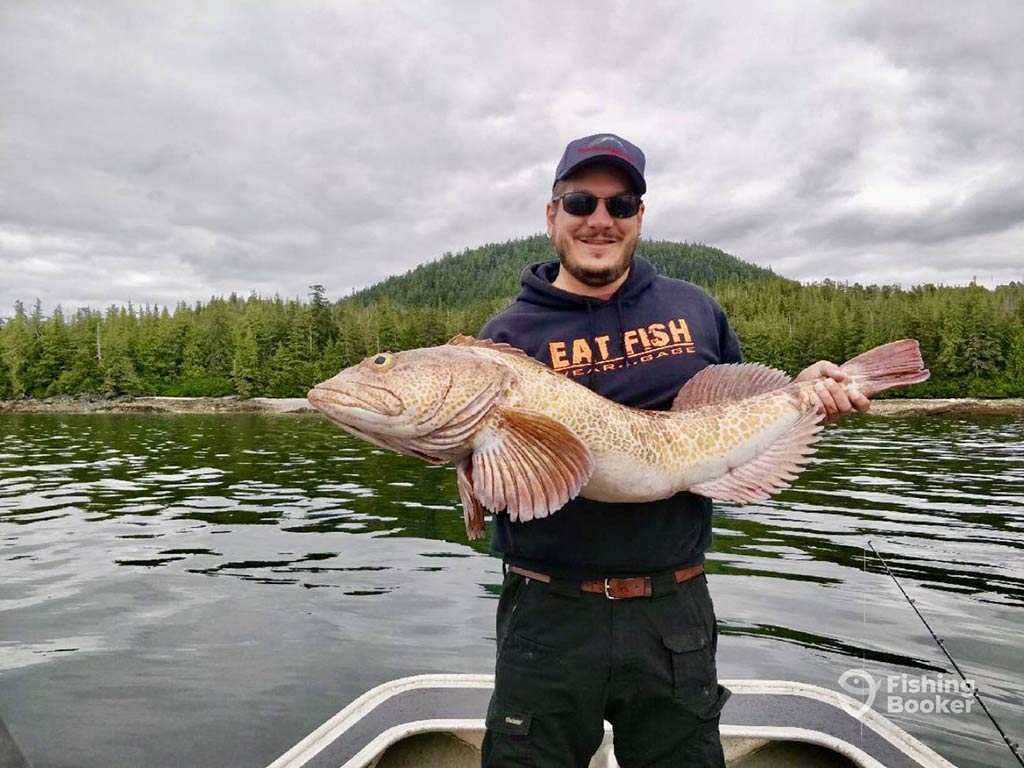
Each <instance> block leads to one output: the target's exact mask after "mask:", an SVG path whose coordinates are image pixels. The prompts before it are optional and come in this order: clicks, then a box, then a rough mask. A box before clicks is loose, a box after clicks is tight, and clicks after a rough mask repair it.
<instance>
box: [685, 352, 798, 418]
mask: <svg viewBox="0 0 1024 768" xmlns="http://www.w3.org/2000/svg"><path fill="white" fill-rule="evenodd" d="M791 381H792V379H790V378H789V375H788V374H786V373H785V372H784V371H778V370H776V369H775V368H769V367H768V366H767V365H761V364H760V363H726V364H724V365H709V366H708V367H707V368H704V369H703V370H701V371H700V372H699V373H698V374H697V375H696V376H694V377H693V378H692V379H690V380H689V381H687V382H686V383H685V384H684V385H683V387H682V389H680V390H679V394H678V395H676V399H675V400H673V401H672V408H671V409H670V410H673V411H685V410H688V409H690V408H699V407H700V406H702V405H711V404H712V403H723V402H727V401H730V400H742V399H743V398H745V397H753V396H754V395H761V394H764V393H765V392H774V391H775V390H776V389H782V388H783V387H784V386H786V385H787V384H789V383H790V382H791Z"/></svg>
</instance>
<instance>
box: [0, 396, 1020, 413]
mask: <svg viewBox="0 0 1024 768" xmlns="http://www.w3.org/2000/svg"><path fill="white" fill-rule="evenodd" d="M312 412H313V409H312V408H310V406H309V403H307V402H306V399H305V398H301V397H293V398H272V397H253V398H248V399H247V398H241V397H236V396H230V397H129V396H105V395H79V396H74V397H72V396H68V395H62V396H59V397H49V398H46V399H45V400H35V399H31V398H23V399H19V400H0V413H264V414H279V413H286V414H287V413H312ZM871 413H872V415H875V416H978V415H987V416H1021V417H1024V399H1022V398H1007V399H1001V400H996V399H993V400H980V399H972V398H960V399H950V400H902V399H894V400H876V401H875V402H874V403H872V405H871Z"/></svg>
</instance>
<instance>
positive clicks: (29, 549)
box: [0, 415, 1024, 768]
mask: <svg viewBox="0 0 1024 768" xmlns="http://www.w3.org/2000/svg"><path fill="white" fill-rule="evenodd" d="M827 434H828V437H827V439H826V441H825V442H824V444H823V447H822V449H821V451H820V452H819V454H818V457H817V461H816V463H815V464H814V465H813V466H812V467H811V468H809V469H808V471H807V472H806V473H805V474H804V475H803V477H802V478H801V480H800V482H799V484H798V488H797V489H793V490H790V491H787V492H786V493H785V494H783V495H782V496H780V497H778V499H777V500H773V501H772V502H769V503H764V504H758V505H751V506H742V507H741V506H733V505H721V506H720V508H719V511H718V514H717V522H716V528H715V535H716V538H715V549H714V552H713V553H712V554H711V557H710V562H709V570H710V571H711V572H712V576H711V580H710V583H711V590H712V594H713V596H714V598H715V601H716V605H717V609H718V614H719V618H720V621H721V625H722V632H723V637H722V640H721V643H720V648H719V668H720V671H721V674H722V676H723V677H724V678H747V677H749V678H766V679H795V680H800V681H804V682H809V683H815V684H818V685H824V686H827V687H830V688H837V679H838V678H839V676H840V675H841V674H842V673H843V672H844V671H846V670H849V669H854V668H860V667H864V668H866V669H867V670H869V671H870V672H871V673H872V674H873V675H875V676H876V677H878V678H881V677H883V676H886V675H900V674H902V673H906V674H907V675H909V676H910V677H912V678H918V677H920V676H921V675H925V676H926V677H927V678H929V679H933V680H934V679H939V675H940V674H941V675H944V676H948V675H949V674H951V673H952V672H953V670H952V669H950V667H949V664H948V662H947V661H946V659H945V658H944V657H943V656H942V655H941V653H940V651H939V650H938V649H937V648H936V647H935V645H934V643H933V641H932V640H931V638H930V637H929V636H928V635H927V633H926V631H925V630H924V628H923V627H922V626H921V624H920V623H919V621H918V619H917V618H916V616H915V615H914V613H913V611H912V610H911V608H910V606H909V605H908V604H907V603H906V602H905V601H904V599H903V597H902V596H901V595H900V593H899V591H898V590H897V588H896V586H895V585H894V584H893V583H892V581H891V580H890V579H889V577H888V576H887V575H885V573H884V572H883V571H882V570H881V568H880V566H879V565H878V563H877V561H875V560H874V559H873V555H871V553H870V550H866V546H867V542H868V541H869V540H870V541H872V542H874V543H875V546H876V548H878V549H879V550H880V551H881V552H882V553H883V555H884V556H886V558H887V560H888V562H889V563H890V565H891V566H892V567H893V569H894V570H895V572H896V573H897V575H898V576H899V577H900V579H901V581H902V583H903V584H904V587H905V588H906V589H907V590H908V592H910V594H911V596H912V597H915V598H916V600H917V605H918V606H919V608H920V609H921V610H922V612H924V613H925V615H926V616H927V617H929V618H930V620H931V621H932V624H933V626H934V627H936V629H937V631H938V632H939V634H940V636H942V637H945V638H946V642H947V647H948V648H949V649H950V651H951V652H952V653H953V655H954V657H955V658H956V659H957V660H958V662H960V664H961V666H962V667H963V668H964V669H965V671H966V672H967V674H968V675H969V676H971V677H973V678H974V679H975V680H976V681H977V684H978V685H979V686H980V688H981V690H982V692H983V693H984V694H987V697H988V701H989V702H990V708H991V709H992V710H993V711H994V713H995V714H996V716H997V718H998V719H999V720H1000V721H1001V722H1002V724H1003V726H1004V728H1007V729H1008V730H1009V731H1011V734H1012V736H1013V737H1014V738H1015V739H1016V740H1018V741H1024V703H1022V702H1024V650H1022V642H1021V636H1022V631H1024V611H1022V607H1024V535H1022V534H1024V422H1022V421H1019V420H1018V421H1014V420H1010V419H991V420H975V421H968V420H964V421H950V420H895V419H894V420H883V419H860V420H855V421H851V422H848V423H847V424H845V425H842V426H839V427H833V428H832V429H831V430H830V431H829V432H828V433H827ZM500 574H501V568H500V562H499V561H498V560H497V559H495V558H494V557H493V556H491V555H490V553H489V552H488V549H487V546H486V545H485V544H484V545H479V546H476V545H474V546H470V545H468V544H467V543H466V540H465V534H464V533H463V530H462V521H461V513H460V511H459V508H458V494H457V491H456V487H455V476H454V471H453V470H452V469H450V468H447V467H444V468H432V467H428V466H426V465H424V464H421V463H420V462H417V461H414V460H411V459H406V458H403V457H399V456H395V455H392V454H386V453H383V452H381V451H377V450H375V449H372V448H370V447H367V446H365V445H363V444H361V443H359V442H357V441H355V440H354V439H352V438H349V437H348V436H346V435H345V434H344V433H342V432H340V431H339V430H337V429H335V428H334V427H332V426H330V425H329V424H327V423H326V422H324V421H322V420H321V419H320V418H319V417H317V416H276V417H258V416H236V415H233V416H192V415H189V416H138V415H131V416H129V415H112V416H52V415H46V416H38V415H31V416H28V415H26V416H10V415H8V416H0V715H2V717H3V718H4V720H6V722H7V724H8V726H9V727H10V729H11V731H12V733H14V735H15V737H16V738H17V739H18V740H19V742H20V743H21V745H22V747H23V749H24V751H25V752H26V753H27V755H28V757H29V759H30V760H32V761H33V763H34V765H35V766H36V768H47V767H50V766H76V767H78V766H81V767H85V766H89V767H92V766H104V767H106V766H182V765H189V766H260V765H264V764H266V763H268V762H270V761H271V760H272V759H273V758H275V757H276V756H278V755H279V754H280V753H282V752H284V751H285V750H286V749H287V748H288V747H290V746H291V745H292V744H293V743H294V742H295V741H297V740H298V739H299V738H300V737H302V736H303V735H305V734H306V733H307V732H309V731H310V730H311V729H312V728H314V727H315V726H317V725H319V724H320V723H321V722H322V721H323V720H325V719H327V718H328V717H330V716H331V715H332V714H334V713H335V712H336V711H337V710H338V709H340V708H341V707H342V706H343V705H345V704H346V703H347V702H349V701H350V700H351V699H352V698H354V697H355V696H357V695H358V694H360V693H362V692H363V691H364V690H366V689H367V688H369V687H371V686H373V685H375V684H377V683H379V682H382V681H384V680H388V679H391V678H395V677H400V676H403V675H410V674H417V673H423V672H442V671H456V672H490V671H492V664H493V653H494V630H493V614H494V609H495V600H494V598H495V597H496V593H497V590H498V585H499V583H500V581H501V575H500ZM894 679H895V678H894ZM910 698H913V697H912V696H911V697H910ZM875 708H876V709H878V710H880V711H882V712H885V711H886V708H885V705H884V704H882V703H876V706H875ZM890 716H891V717H892V718H893V719H894V720H896V721H897V722H899V723H900V724H901V725H903V726H904V727H906V728H907V729H908V730H910V731H911V732H912V733H914V734H915V735H916V736H918V737H919V738H921V739H922V740H924V741H925V742H926V743H928V744H929V745H931V746H932V747H933V748H935V749H937V750H938V751H940V752H941V753H943V754H944V755H945V756H946V757H947V758H949V759H950V760H952V761H953V762H955V763H957V764H958V765H963V766H1002V765H1007V766H1009V765H1013V764H1015V763H1013V762H1012V759H1011V758H1010V756H1009V753H1008V751H1007V750H1006V749H1005V747H1003V746H1001V743H1000V742H999V741H998V737H997V736H996V735H995V732H994V730H993V729H992V727H991V725H990V724H989V723H988V721H987V719H985V717H984V715H983V714H982V713H981V712H980V710H978V709H977V708H976V707H975V711H973V712H971V713H969V714H959V715H955V714H931V713H930V714H921V713H917V714H913V715H907V714H902V715H901V714H893V715H890Z"/></svg>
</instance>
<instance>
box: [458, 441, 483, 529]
mask: <svg viewBox="0 0 1024 768" xmlns="http://www.w3.org/2000/svg"><path fill="white" fill-rule="evenodd" d="M455 476H456V477H457V478H458V480H459V498H460V499H462V519H463V520H465V521H466V535H467V536H469V540H470V541H476V540H478V539H482V538H483V537H484V505H483V504H481V503H480V499H478V498H477V497H476V496H474V495H473V462H472V461H471V460H470V459H463V460H462V461H460V462H459V463H458V464H456V465H455Z"/></svg>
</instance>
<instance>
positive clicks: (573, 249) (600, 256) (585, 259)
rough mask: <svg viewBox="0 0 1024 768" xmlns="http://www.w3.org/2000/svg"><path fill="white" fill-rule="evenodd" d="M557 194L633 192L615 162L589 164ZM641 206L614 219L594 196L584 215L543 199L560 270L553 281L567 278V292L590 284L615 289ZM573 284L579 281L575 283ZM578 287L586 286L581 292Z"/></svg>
mask: <svg viewBox="0 0 1024 768" xmlns="http://www.w3.org/2000/svg"><path fill="white" fill-rule="evenodd" d="M562 192H590V193H591V194H592V195H596V196H597V197H602V198H603V197H614V196H615V195H620V194H623V193H628V192H632V189H631V188H630V184H629V180H628V177H627V176H626V174H625V173H624V172H623V171H620V170H619V169H618V168H616V167H614V166H602V165H592V166H588V167H586V168H583V169H582V170H580V172H579V173H577V174H575V175H573V176H572V177H570V178H569V179H567V180H566V186H565V188H564V189H563V190H562ZM643 216H644V206H643V204H641V205H640V210H639V211H638V212H637V214H636V216H632V217H631V218H628V219H616V218H613V217H612V216H611V215H610V214H609V213H608V209H607V208H606V207H605V202H604V200H599V201H598V203H597V208H596V209H595V210H594V212H593V213H592V214H590V215H589V216H572V215H570V214H568V213H566V212H565V210H564V209H563V207H562V204H561V201H559V202H557V203H548V208H547V219H548V236H549V237H550V238H551V242H552V243H554V246H555V251H556V252H557V253H558V259H559V261H560V262H561V264H562V271H564V272H567V273H568V275H560V278H561V279H560V280H559V281H558V282H563V281H565V280H568V286H567V287H568V288H569V290H575V292H577V293H584V294H586V293H592V292H593V289H595V288H608V287H613V288H616V289H617V288H618V287H619V285H620V284H621V282H622V280H624V278H625V275H626V273H627V271H628V270H629V265H630V264H631V263H632V261H633V253H634V251H636V246H637V242H638V241H639V239H640V225H641V222H642V220H643ZM577 284H578V285H577ZM583 286H586V287H588V288H589V289H591V290H589V291H588V290H586V289H585V288H583Z"/></svg>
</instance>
